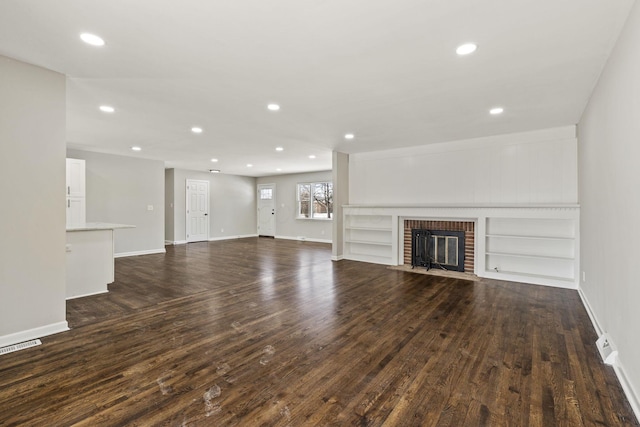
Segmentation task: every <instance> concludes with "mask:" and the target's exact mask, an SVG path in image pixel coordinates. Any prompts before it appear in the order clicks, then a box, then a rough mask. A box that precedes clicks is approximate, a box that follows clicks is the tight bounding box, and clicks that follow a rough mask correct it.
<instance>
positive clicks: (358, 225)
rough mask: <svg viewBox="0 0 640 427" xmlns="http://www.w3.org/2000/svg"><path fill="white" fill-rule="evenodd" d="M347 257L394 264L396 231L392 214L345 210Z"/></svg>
mask: <svg viewBox="0 0 640 427" xmlns="http://www.w3.org/2000/svg"><path fill="white" fill-rule="evenodd" d="M344 241H345V258H347V259H351V260H355V261H366V262H372V263H378V264H389V265H393V264H394V262H395V258H394V253H395V249H394V247H395V245H394V232H393V223H392V216H391V215H373V214H369V213H366V212H362V211H361V210H358V211H357V212H350V211H349V210H348V209H347V210H345V216H344Z"/></svg>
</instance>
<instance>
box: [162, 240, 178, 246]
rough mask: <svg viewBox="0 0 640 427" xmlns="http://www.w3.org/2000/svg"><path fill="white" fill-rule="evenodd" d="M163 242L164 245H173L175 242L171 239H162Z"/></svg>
mask: <svg viewBox="0 0 640 427" xmlns="http://www.w3.org/2000/svg"><path fill="white" fill-rule="evenodd" d="M164 244H165V246H166V245H175V244H176V242H174V241H173V240H165V241H164Z"/></svg>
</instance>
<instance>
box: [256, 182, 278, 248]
mask: <svg viewBox="0 0 640 427" xmlns="http://www.w3.org/2000/svg"><path fill="white" fill-rule="evenodd" d="M258 235H260V236H270V237H275V235H276V185H275V184H260V185H258Z"/></svg>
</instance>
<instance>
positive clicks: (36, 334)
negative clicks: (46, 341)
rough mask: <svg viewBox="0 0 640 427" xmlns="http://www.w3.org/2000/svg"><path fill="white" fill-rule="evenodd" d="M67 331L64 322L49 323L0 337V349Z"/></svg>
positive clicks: (65, 322)
mask: <svg viewBox="0 0 640 427" xmlns="http://www.w3.org/2000/svg"><path fill="white" fill-rule="evenodd" d="M68 330H69V324H68V323H67V321H66V320H65V321H64V322H58V323H51V324H49V325H45V326H40V327H37V328H33V329H28V330H26V331H21V332H16V333H14V334H9V335H4V336H1V337H0V347H6V346H8V345H13V344H18V343H21V342H25V341H29V340H33V339H36V338H42V337H46V336H47V335H53V334H57V333H60V332H66V331H68Z"/></svg>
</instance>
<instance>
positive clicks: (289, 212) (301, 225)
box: [258, 171, 333, 242]
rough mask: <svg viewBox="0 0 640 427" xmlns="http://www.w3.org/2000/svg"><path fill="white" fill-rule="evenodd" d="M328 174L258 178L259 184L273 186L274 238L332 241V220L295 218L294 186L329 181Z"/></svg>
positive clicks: (296, 206) (317, 173) (297, 174)
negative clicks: (274, 210)
mask: <svg viewBox="0 0 640 427" xmlns="http://www.w3.org/2000/svg"><path fill="white" fill-rule="evenodd" d="M332 179H333V176H332V174H331V171H323V172H309V173H295V174H288V175H275V176H267V177H262V178H258V185H259V184H275V185H276V238H279V239H299V238H301V237H304V238H305V239H306V240H311V241H320V242H331V236H332V229H333V220H331V221H329V220H315V219H298V218H297V217H296V213H297V209H298V205H297V201H296V200H297V199H296V191H297V184H298V183H303V182H322V181H332Z"/></svg>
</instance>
